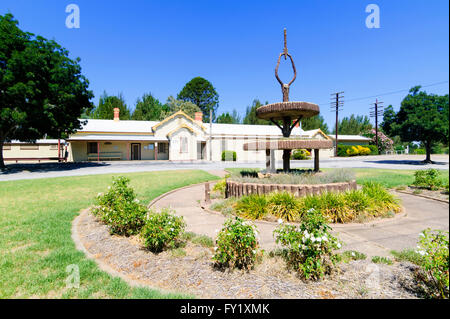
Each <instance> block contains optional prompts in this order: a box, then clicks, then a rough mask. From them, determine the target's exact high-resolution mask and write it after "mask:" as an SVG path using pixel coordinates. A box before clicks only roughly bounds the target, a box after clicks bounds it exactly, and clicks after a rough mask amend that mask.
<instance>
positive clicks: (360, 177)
mask: <svg viewBox="0 0 450 319" xmlns="http://www.w3.org/2000/svg"><path fill="white" fill-rule="evenodd" d="M226 170H227V171H229V172H230V173H231V174H234V175H237V174H239V173H240V171H245V172H251V171H253V172H257V171H259V169H250V168H227V169H226ZM321 170H323V171H324V172H327V171H331V170H333V168H323V169H321ZM353 171H354V172H355V174H356V182H357V183H358V184H363V183H365V182H369V181H370V182H378V183H380V184H382V185H383V186H385V187H388V188H394V187H398V186H403V185H411V184H412V182H414V172H415V170H406V169H405V170H404V169H401V170H400V169H379V168H354V169H353ZM440 172H441V176H440V177H441V179H442V181H443V183H444V185H445V184H448V182H449V174H448V173H449V172H448V170H440Z"/></svg>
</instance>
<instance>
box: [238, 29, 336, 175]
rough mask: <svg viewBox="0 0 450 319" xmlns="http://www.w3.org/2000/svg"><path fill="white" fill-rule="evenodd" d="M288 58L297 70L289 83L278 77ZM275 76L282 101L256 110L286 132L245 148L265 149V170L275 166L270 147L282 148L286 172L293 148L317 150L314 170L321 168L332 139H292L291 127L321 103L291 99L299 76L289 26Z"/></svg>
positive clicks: (331, 145) (312, 113)
mask: <svg viewBox="0 0 450 319" xmlns="http://www.w3.org/2000/svg"><path fill="white" fill-rule="evenodd" d="M282 57H284V59H285V60H287V58H289V60H290V61H291V65H292V70H293V72H294V77H293V78H292V80H291V81H290V82H289V83H283V81H281V79H280V78H279V76H278V68H279V66H280V61H281V58H282ZM275 77H276V79H277V80H278V82H279V83H280V85H281V90H282V93H283V102H278V103H272V104H268V105H264V106H261V107H259V108H258V109H256V116H257V117H258V118H260V119H265V120H269V121H271V122H272V123H274V124H275V125H276V126H278V127H279V128H280V130H281V132H282V134H283V139H279V140H267V141H256V142H249V143H245V144H244V150H245V151H259V150H265V151H266V157H267V160H266V169H267V171H269V170H270V167H272V165H271V163H270V151H271V150H283V171H284V172H286V173H287V172H289V170H290V158H291V151H292V150H293V149H313V150H314V171H315V172H318V171H319V150H320V149H328V148H332V147H333V141H332V140H331V139H326V140H319V139H313V138H303V139H298V138H290V136H291V132H292V129H293V128H294V127H295V126H296V125H297V124H298V123H299V122H300V121H301V120H302V119H305V118H309V117H312V116H315V115H318V114H319V113H320V109H319V106H318V105H317V104H314V103H309V102H293V101H289V89H290V86H291V84H292V83H293V82H294V81H295V79H296V77H297V70H296V69H295V64H294V60H293V59H292V56H291V55H290V54H289V53H288V50H287V43H286V29H284V50H283V52H281V53H280V55H279V57H278V62H277V66H276V68H275Z"/></svg>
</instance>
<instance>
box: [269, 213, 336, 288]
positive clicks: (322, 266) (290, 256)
mask: <svg viewBox="0 0 450 319" xmlns="http://www.w3.org/2000/svg"><path fill="white" fill-rule="evenodd" d="M329 230H330V227H329V226H328V225H327V224H326V220H325V218H324V217H323V216H322V214H320V213H318V212H316V211H315V210H314V209H310V210H308V211H307V212H306V213H305V215H304V217H303V222H302V223H301V224H300V226H294V225H286V224H281V225H280V226H279V227H278V228H277V229H275V230H274V236H275V240H276V243H277V244H281V246H282V247H283V257H284V258H285V260H286V263H287V265H288V267H290V268H292V269H294V270H295V271H297V272H299V274H300V275H301V276H302V277H304V278H305V279H319V278H322V277H323V276H324V275H325V274H329V273H331V270H332V269H333V267H334V266H335V264H336V262H337V261H338V256H337V255H336V254H334V252H333V250H335V249H339V248H341V243H340V242H339V241H338V239H337V238H335V237H333V236H332V235H331V234H330V232H329Z"/></svg>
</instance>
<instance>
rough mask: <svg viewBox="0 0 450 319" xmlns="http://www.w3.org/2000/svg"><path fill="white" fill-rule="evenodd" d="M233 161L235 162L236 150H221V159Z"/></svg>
mask: <svg viewBox="0 0 450 319" xmlns="http://www.w3.org/2000/svg"><path fill="white" fill-rule="evenodd" d="M231 160H232V161H233V162H236V152H235V151H223V152H222V161H231Z"/></svg>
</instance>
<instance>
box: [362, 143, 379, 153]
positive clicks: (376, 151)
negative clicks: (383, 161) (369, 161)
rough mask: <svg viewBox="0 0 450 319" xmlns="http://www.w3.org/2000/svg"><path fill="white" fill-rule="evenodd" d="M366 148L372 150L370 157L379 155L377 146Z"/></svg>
mask: <svg viewBox="0 0 450 319" xmlns="http://www.w3.org/2000/svg"><path fill="white" fill-rule="evenodd" d="M364 147H367V148H369V149H370V155H378V148H377V146H376V145H364Z"/></svg>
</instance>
